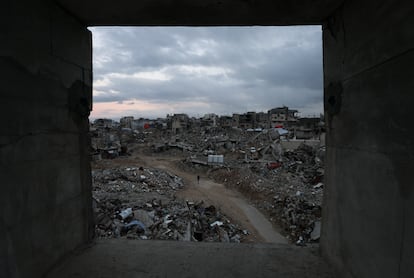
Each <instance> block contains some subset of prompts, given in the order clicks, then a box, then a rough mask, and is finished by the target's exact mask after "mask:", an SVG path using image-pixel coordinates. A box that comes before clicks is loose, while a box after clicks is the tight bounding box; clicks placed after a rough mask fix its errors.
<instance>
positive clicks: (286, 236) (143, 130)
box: [90, 26, 325, 246]
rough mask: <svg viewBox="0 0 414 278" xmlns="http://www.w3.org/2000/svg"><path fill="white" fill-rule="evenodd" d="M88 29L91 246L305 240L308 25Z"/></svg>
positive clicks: (311, 233) (313, 89)
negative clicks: (103, 241)
mask: <svg viewBox="0 0 414 278" xmlns="http://www.w3.org/2000/svg"><path fill="white" fill-rule="evenodd" d="M91 31H92V37H93V51H94V54H93V59H94V63H93V64H94V89H93V93H94V96H93V98H94V105H93V107H94V108H93V110H92V114H91V117H90V121H91V128H90V129H91V142H92V150H93V158H94V159H93V162H92V180H93V187H92V195H93V197H94V202H95V213H96V222H97V223H96V225H97V226H96V227H97V228H96V233H97V235H96V236H97V237H98V238H130V239H138V240H147V239H169V240H177V241H204V242H205V241H207V242H209V241H216V242H233V243H238V242H242V243H243V242H250V243H251V242H270V243H288V242H289V243H291V244H297V245H302V246H304V245H306V244H314V245H315V244H317V242H318V241H319V236H320V223H321V209H322V195H323V173H324V167H323V159H324V152H325V146H324V132H325V130H324V119H323V104H322V101H323V99H322V90H323V89H322V46H321V42H322V38H321V27H320V26H308V27H209V28H206V27H204V28H202V27H198V28H189V27H138V28H137V27H135V28H133V27H129V28H125V27H124V28H121V27H117V28H102V27H101V28H91ZM285 104H286V105H288V106H289V107H290V108H289V107H287V106H285ZM312 114H313V115H312ZM111 118H112V119H111ZM321 139H322V140H321ZM114 215H117V217H116V218H115V217H114ZM161 222H162V223H161Z"/></svg>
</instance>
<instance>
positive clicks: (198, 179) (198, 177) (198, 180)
mask: <svg viewBox="0 0 414 278" xmlns="http://www.w3.org/2000/svg"><path fill="white" fill-rule="evenodd" d="M197 184H200V176H198V175H197Z"/></svg>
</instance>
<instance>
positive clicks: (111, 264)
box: [47, 239, 333, 278]
mask: <svg viewBox="0 0 414 278" xmlns="http://www.w3.org/2000/svg"><path fill="white" fill-rule="evenodd" d="M75 277H76V278H83V277H85V278H90V277H100V278H117V277H123V278H132V277H180V278H185V277H191V278H197V277H200V278H201V277H228V278H230V277H235V278H236V277H237V278H243V277H246V278H247V277H249V278H250V277H263V278H265V277H273V278H275V277H283V278H294V277H295V278H296V277H298V278H299V277H300V278H316V277H318V278H328V277H329V278H330V277H333V276H332V275H331V272H330V270H329V268H328V267H327V265H326V264H325V263H324V262H323V261H322V259H321V258H320V257H319V256H318V255H317V249H315V248H300V247H292V246H289V245H276V244H231V243H229V244H225V243H194V242H175V241H135V240H117V239H113V240H102V241H97V242H96V244H95V245H93V246H91V247H90V248H88V249H86V250H84V251H83V252H81V253H80V254H77V255H74V256H72V257H71V258H69V259H67V260H66V261H65V262H64V263H63V264H61V265H59V266H57V267H56V268H55V269H54V270H53V271H52V272H51V273H50V274H49V275H48V276H47V278H75Z"/></svg>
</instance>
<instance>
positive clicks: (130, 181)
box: [92, 167, 247, 242]
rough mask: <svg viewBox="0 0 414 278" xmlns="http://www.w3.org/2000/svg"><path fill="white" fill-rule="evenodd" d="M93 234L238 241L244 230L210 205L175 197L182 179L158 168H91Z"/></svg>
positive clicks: (182, 239)
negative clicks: (93, 204)
mask: <svg viewBox="0 0 414 278" xmlns="http://www.w3.org/2000/svg"><path fill="white" fill-rule="evenodd" d="M92 176H93V185H94V186H93V197H94V201H95V206H94V210H95V215H96V234H97V236H98V237H115V238H116V237H127V238H130V239H160V240H180V241H215V242H240V241H242V240H243V236H244V235H246V234H247V231H243V230H241V229H240V228H239V227H238V226H237V225H234V224H232V223H231V222H230V220H229V219H228V218H226V217H225V216H224V215H223V214H221V212H220V211H219V210H217V209H216V208H215V207H214V206H206V205H205V204H204V203H203V202H198V203H193V202H190V201H183V200H179V199H177V198H175V195H174V193H175V191H176V190H178V189H180V188H181V187H182V186H183V184H182V180H181V178H179V177H178V176H175V175H172V174H169V173H168V172H165V171H162V170H158V169H144V168H142V167H141V168H134V167H128V168H115V169H104V170H94V171H93V172H92Z"/></svg>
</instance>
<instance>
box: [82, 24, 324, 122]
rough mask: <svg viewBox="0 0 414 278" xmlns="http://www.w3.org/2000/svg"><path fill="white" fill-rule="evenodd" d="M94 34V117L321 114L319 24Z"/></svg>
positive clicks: (104, 30) (111, 30)
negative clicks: (277, 111) (282, 109)
mask: <svg viewBox="0 0 414 278" xmlns="http://www.w3.org/2000/svg"><path fill="white" fill-rule="evenodd" d="M90 30H91V31H92V34H93V66H94V83H93V87H94V90H93V100H94V105H93V111H92V113H91V119H96V118H104V117H105V118H112V119H119V118H120V117H121V116H134V117H136V118H139V117H149V118H156V117H165V116H166V114H172V113H187V114H189V115H191V116H202V115H204V114H206V113H216V114H219V115H231V114H232V113H243V112H247V111H256V112H260V111H267V110H268V109H270V108H273V107H278V106H283V105H286V106H288V107H291V108H295V109H298V110H299V111H300V112H301V114H302V115H303V116H306V115H312V114H315V115H319V113H321V112H322V111H323V104H322V96H323V83H322V32H321V27H320V26H300V27H208V28H207V27H205V28H204V27H203V28H201V27H99V28H98V27H96V28H90Z"/></svg>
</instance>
